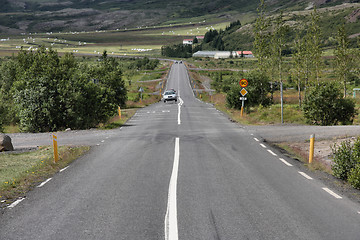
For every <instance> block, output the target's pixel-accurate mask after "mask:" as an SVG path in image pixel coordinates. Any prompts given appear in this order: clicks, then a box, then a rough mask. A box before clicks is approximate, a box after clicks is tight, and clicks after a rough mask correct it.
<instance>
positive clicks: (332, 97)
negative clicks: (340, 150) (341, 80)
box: [303, 82, 356, 126]
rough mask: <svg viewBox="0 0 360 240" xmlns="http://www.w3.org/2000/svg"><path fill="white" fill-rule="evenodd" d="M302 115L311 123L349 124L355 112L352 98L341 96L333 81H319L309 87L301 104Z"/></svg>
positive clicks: (324, 124)
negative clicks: (317, 83)
mask: <svg viewBox="0 0 360 240" xmlns="http://www.w3.org/2000/svg"><path fill="white" fill-rule="evenodd" d="M303 110H304V116H305V118H306V119H307V120H308V121H309V122H310V123H312V124H316V125H323V126H326V125H336V124H338V123H342V124H350V123H352V122H353V119H354V117H355V114H356V110H355V103H354V101H353V100H352V99H344V98H342V94H341V91H340V90H339V88H337V87H336V86H335V84H334V83H329V82H325V83H320V84H319V85H316V86H314V87H313V88H311V90H310V92H309V94H308V95H307V96H306V101H305V103H304V105H303Z"/></svg>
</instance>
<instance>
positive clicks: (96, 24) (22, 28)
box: [0, 0, 346, 33]
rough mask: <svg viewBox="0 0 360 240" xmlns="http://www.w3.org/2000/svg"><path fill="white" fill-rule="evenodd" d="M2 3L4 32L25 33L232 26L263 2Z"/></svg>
mask: <svg viewBox="0 0 360 240" xmlns="http://www.w3.org/2000/svg"><path fill="white" fill-rule="evenodd" d="M266 2H267V5H268V6H269V9H270V10H271V12H272V13H276V12H278V11H279V10H280V9H281V10H284V11H285V12H288V11H295V10H304V9H305V8H307V7H308V6H309V2H310V0H292V1H288V0H268V1H266ZM312 2H313V1H312ZM315 2H317V3H318V5H319V6H320V7H326V6H330V5H334V4H335V5H336V4H340V3H343V2H346V1H344V0H339V1H336V0H333V1H321V0H318V1H315ZM322 3H323V4H322ZM0 4H1V8H0V33H21V32H50V31H53V32H55V31H69V30H71V31H82V30H84V31H93V30H109V29H121V28H129V27H145V26H154V25H161V24H163V23H164V22H173V23H179V22H184V21H188V20H189V19H194V18H201V21H203V20H206V21H212V22H230V21H233V20H236V19H239V18H240V16H244V15H247V16H248V15H254V14H255V13H256V8H257V6H258V4H259V1H257V0H254V1H248V0H201V1H193V0H183V1H177V0H176V1H175V0H166V1H165V0H150V1H149V0H128V1H123V0H91V1H90V0H67V1H58V0H0ZM199 20H200V19H199ZM241 20H243V19H241ZM190 21H192V20H190Z"/></svg>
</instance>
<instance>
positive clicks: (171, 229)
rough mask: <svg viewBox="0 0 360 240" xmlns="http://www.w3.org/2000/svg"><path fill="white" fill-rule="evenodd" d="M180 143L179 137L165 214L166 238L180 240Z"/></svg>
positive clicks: (166, 239) (167, 239)
mask: <svg viewBox="0 0 360 240" xmlns="http://www.w3.org/2000/svg"><path fill="white" fill-rule="evenodd" d="M179 159H180V145H179V138H176V139H175V153H174V165H173V169H172V173H171V178H170V184H169V194H168V204H167V210H166V215H165V224H164V226H165V240H178V222H177V199H176V195H177V177H178V171H179Z"/></svg>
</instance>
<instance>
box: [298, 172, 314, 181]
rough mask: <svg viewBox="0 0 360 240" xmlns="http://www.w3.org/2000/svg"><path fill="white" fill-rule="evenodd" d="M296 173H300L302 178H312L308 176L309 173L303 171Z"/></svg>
mask: <svg viewBox="0 0 360 240" xmlns="http://www.w3.org/2000/svg"><path fill="white" fill-rule="evenodd" d="M298 173H300V174H301V175H302V176H303V177H304V178H306V179H308V180H313V178H312V177H310V176H309V175H307V174H306V173H304V172H298Z"/></svg>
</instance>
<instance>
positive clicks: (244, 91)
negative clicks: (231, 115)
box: [239, 78, 249, 117]
mask: <svg viewBox="0 0 360 240" xmlns="http://www.w3.org/2000/svg"><path fill="white" fill-rule="evenodd" d="M239 84H240V86H241V87H242V89H241V91H240V94H241V96H242V97H240V100H241V101H242V102H241V113H240V116H241V117H242V116H243V115H244V105H245V100H247V98H246V97H245V95H246V94H247V93H248V91H246V89H245V87H247V85H248V84H249V82H248V80H246V79H245V78H243V79H241V80H240V82H239Z"/></svg>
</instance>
